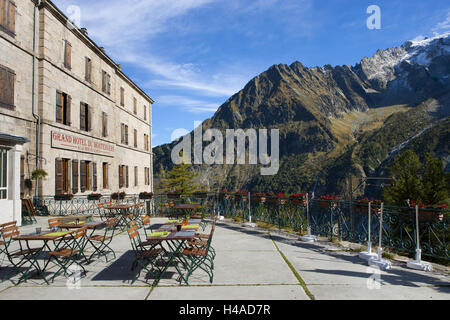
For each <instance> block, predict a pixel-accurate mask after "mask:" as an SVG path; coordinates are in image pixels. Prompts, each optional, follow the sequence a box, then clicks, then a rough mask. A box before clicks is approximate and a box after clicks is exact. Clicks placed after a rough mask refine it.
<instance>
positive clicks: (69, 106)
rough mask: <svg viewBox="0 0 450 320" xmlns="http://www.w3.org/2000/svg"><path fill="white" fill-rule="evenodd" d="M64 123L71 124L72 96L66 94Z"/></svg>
mask: <svg viewBox="0 0 450 320" xmlns="http://www.w3.org/2000/svg"><path fill="white" fill-rule="evenodd" d="M65 124H66V125H68V126H70V125H71V124H72V97H71V96H67V102H66V123H65Z"/></svg>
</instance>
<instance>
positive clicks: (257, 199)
mask: <svg viewBox="0 0 450 320" xmlns="http://www.w3.org/2000/svg"><path fill="white" fill-rule="evenodd" d="M266 200H267V199H266V194H265V193H254V194H253V195H252V196H251V201H252V203H265V202H266Z"/></svg>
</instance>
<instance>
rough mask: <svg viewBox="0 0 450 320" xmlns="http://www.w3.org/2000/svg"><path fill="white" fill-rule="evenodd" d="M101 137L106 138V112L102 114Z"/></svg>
mask: <svg viewBox="0 0 450 320" xmlns="http://www.w3.org/2000/svg"><path fill="white" fill-rule="evenodd" d="M102 136H103V137H107V136H108V114H107V113H106V112H103V113H102Z"/></svg>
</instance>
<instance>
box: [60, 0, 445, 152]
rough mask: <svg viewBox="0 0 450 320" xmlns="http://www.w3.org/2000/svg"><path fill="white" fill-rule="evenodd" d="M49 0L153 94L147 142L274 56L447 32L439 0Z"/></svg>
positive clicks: (346, 59) (356, 48)
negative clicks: (373, 8)
mask: <svg viewBox="0 0 450 320" xmlns="http://www.w3.org/2000/svg"><path fill="white" fill-rule="evenodd" d="M53 2H54V3H55V4H56V5H57V6H58V7H59V8H60V9H61V10H62V11H63V12H65V13H66V15H67V16H69V17H72V18H74V19H75V20H76V22H77V23H78V24H79V26H80V27H86V28H88V32H89V36H90V37H91V38H92V39H93V40H94V41H95V42H96V43H97V44H98V45H99V46H103V47H105V49H106V51H107V53H108V55H109V56H110V57H112V58H113V59H114V60H115V61H116V62H117V63H120V64H121V65H122V69H123V70H124V72H125V73H126V74H127V75H129V76H130V78H131V79H133V80H134V81H135V82H136V83H137V84H138V85H139V86H140V87H141V88H142V89H144V90H145V91H146V92H147V93H148V95H149V96H150V97H152V98H153V99H154V100H155V101H156V103H155V104H154V106H153V113H152V115H153V146H157V145H160V144H162V143H167V142H170V141H171V135H172V132H173V131H174V130H175V129H179V128H185V129H186V130H188V131H190V130H192V129H193V128H194V121H203V120H205V119H207V118H210V117H212V116H213V115H214V112H215V111H216V110H217V108H218V107H219V106H220V105H221V104H222V103H224V102H225V101H226V100H227V99H228V98H229V97H230V96H231V95H233V94H234V93H236V92H238V91H239V90H240V89H242V88H243V87H244V86H245V84H246V83H247V82H248V81H250V80H251V79H252V78H253V77H255V76H257V75H258V74H259V73H261V72H263V71H265V70H267V69H268V68H269V67H270V66H271V65H273V64H279V63H285V64H291V63H292V62H294V61H300V62H301V63H303V64H304V65H306V66H308V67H313V66H323V65H325V64H331V65H333V66H334V65H344V64H350V65H354V64H356V63H358V62H359V61H360V60H361V59H362V58H364V57H366V56H372V55H373V54H374V53H375V52H376V51H377V50H378V49H385V48H389V47H393V46H399V45H401V44H402V43H404V42H405V41H407V40H412V39H415V38H421V37H422V38H423V37H425V36H432V35H434V34H439V33H443V32H447V31H450V4H449V2H448V0H434V1H423V0H410V1H405V0H389V1H384V0H383V1H380V0H372V1H364V0H253V1H250V0H245V1H244V0H164V1H162V0H128V1H127V0H96V1H91V0H80V1H76V0H53ZM74 5H75V6H78V7H79V8H80V9H81V10H80V15H79V16H78V15H76V14H74V12H75V11H73V10H72V8H71V6H74ZM370 5H377V6H379V7H380V9H381V29H379V30H369V29H368V28H367V26H366V20H367V19H368V18H369V16H370V14H367V13H366V10H367V8H368V7H369V6H370Z"/></svg>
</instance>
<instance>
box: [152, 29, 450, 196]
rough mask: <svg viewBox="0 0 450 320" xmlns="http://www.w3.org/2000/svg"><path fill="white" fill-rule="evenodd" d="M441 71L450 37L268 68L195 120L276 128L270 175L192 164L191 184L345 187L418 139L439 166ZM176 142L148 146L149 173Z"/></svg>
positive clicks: (444, 88)
mask: <svg viewBox="0 0 450 320" xmlns="http://www.w3.org/2000/svg"><path fill="white" fill-rule="evenodd" d="M449 75H450V33H447V34H443V35H440V36H436V37H433V38H428V39H424V40H421V41H408V42H406V43H405V44H403V45H402V46H401V47H396V48H390V49H386V50H379V51H377V52H376V53H375V54H374V56H372V57H366V58H364V59H362V60H361V62H360V63H359V64H357V65H355V66H349V65H345V66H335V67H332V66H330V65H327V66H324V67H314V68H307V67H305V66H303V65H302V64H301V63H300V62H294V63H293V64H291V65H284V64H280V65H274V66H272V67H270V68H269V69H268V70H267V71H265V72H263V73H262V74H260V75H258V76H257V77H255V78H253V79H252V80H251V81H250V82H249V83H248V84H247V85H246V86H245V87H244V88H243V89H242V90H241V91H240V92H238V93H236V94H235V95H233V96H232V97H230V98H229V99H228V100H227V101H226V102H225V103H224V104H223V105H222V106H220V108H219V109H218V110H217V112H216V113H215V115H214V116H213V117H212V118H211V119H207V120H206V121H204V122H203V124H202V126H203V129H204V130H206V129H209V128H216V129H219V130H221V131H224V130H226V129H238V128H241V129H244V130H245V129H248V128H255V129H258V128H266V129H274V128H276V129H279V130H280V170H279V172H278V174H277V175H274V176H261V175H260V174H259V170H258V169H259V166H258V165H214V166H206V165H198V166H195V170H198V171H199V173H200V175H199V180H200V183H201V184H202V185H205V183H208V185H209V188H210V190H218V189H221V188H227V189H240V188H245V189H247V190H252V191H284V192H296V191H301V190H307V191H310V190H312V189H313V188H315V187H316V189H317V190H316V191H317V192H322V193H345V192H346V190H349V185H350V180H351V181H352V184H353V185H355V184H358V181H360V180H361V178H362V177H366V176H371V175H376V174H377V175H387V174H388V172H389V170H388V168H389V163H391V159H392V158H394V157H395V155H396V154H398V153H401V152H402V150H406V149H405V148H409V147H410V146H412V145H420V142H419V140H423V139H424V137H428V138H429V139H431V140H432V141H434V142H435V143H434V144H433V147H430V146H428V145H426V144H425V145H426V148H425V149H427V150H428V151H432V152H435V153H436V154H437V155H438V156H440V157H442V158H443V161H445V165H446V166H447V168H448V163H449V160H450V159H449V153H448V141H449V140H448V129H447V128H448V126H445V125H443V124H448V117H449V115H450V78H449ZM431 133H432V135H431V136H430V134H431ZM445 139H447V140H445ZM176 143H177V142H173V143H171V144H167V145H162V146H158V147H155V148H154V150H153V151H154V172H155V176H156V179H157V178H158V176H160V174H161V173H162V172H164V171H165V170H168V169H170V168H171V167H172V166H173V164H172V163H171V160H170V153H171V150H172V148H173V147H174V146H175V144H176ZM429 149H431V150H429ZM418 151H419V153H422V152H421V150H418ZM423 151H424V150H423ZM156 182H157V181H156ZM364 187H365V186H363V188H362V191H361V192H364Z"/></svg>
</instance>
